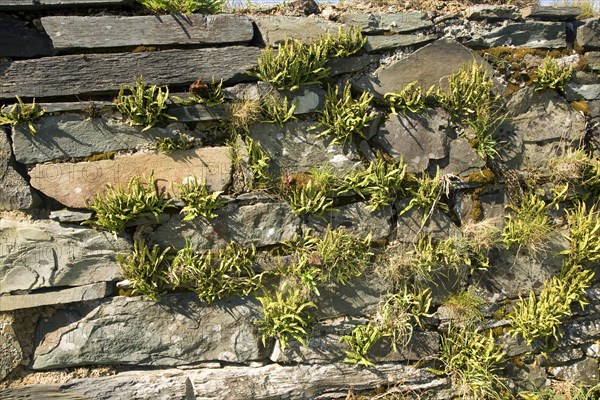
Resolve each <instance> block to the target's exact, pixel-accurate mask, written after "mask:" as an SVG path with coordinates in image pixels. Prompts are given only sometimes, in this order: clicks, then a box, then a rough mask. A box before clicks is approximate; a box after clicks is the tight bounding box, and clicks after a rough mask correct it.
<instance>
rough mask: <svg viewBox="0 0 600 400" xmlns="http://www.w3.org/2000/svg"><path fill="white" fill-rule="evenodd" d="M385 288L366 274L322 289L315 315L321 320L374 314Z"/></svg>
mask: <svg viewBox="0 0 600 400" xmlns="http://www.w3.org/2000/svg"><path fill="white" fill-rule="evenodd" d="M382 291H383V288H382V287H381V286H379V284H378V283H376V282H374V281H373V280H372V279H369V278H367V277H365V276H363V277H360V278H357V279H354V280H352V281H350V282H347V284H346V285H341V286H338V287H325V288H322V289H320V292H321V296H319V299H318V300H317V301H316V303H317V304H318V305H319V308H318V309H317V310H315V312H314V315H315V317H316V318H318V319H319V320H325V319H334V318H338V317H343V316H354V317H364V316H368V315H373V314H374V313H375V312H376V311H377V307H378V305H379V302H380V300H381V292H382Z"/></svg>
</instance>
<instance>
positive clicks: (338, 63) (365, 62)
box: [325, 54, 380, 76]
mask: <svg viewBox="0 0 600 400" xmlns="http://www.w3.org/2000/svg"><path fill="white" fill-rule="evenodd" d="M379 59H380V56H377V55H373V54H364V55H362V56H354V57H348V58H334V59H333V60H329V61H327V64H325V66H326V67H327V68H329V76H338V75H344V74H351V73H354V72H359V71H362V70H364V69H366V68H367V67H369V66H370V65H372V64H375V63H376V62H379Z"/></svg>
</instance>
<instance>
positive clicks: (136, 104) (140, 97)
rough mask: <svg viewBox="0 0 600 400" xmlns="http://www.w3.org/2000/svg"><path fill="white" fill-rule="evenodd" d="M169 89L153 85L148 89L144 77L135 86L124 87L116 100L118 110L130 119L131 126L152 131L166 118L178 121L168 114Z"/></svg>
mask: <svg viewBox="0 0 600 400" xmlns="http://www.w3.org/2000/svg"><path fill="white" fill-rule="evenodd" d="M168 99H169V88H168V87H167V86H157V85H152V86H149V87H147V86H146V82H145V81H144V77H143V76H142V77H139V78H136V79H135V86H131V85H123V86H121V88H120V89H119V94H118V95H117V97H116V98H115V100H114V103H115V105H116V106H117V110H119V111H120V112H121V114H123V115H124V116H126V117H127V118H128V119H129V123H130V124H131V125H142V126H145V128H144V129H143V130H146V129H150V128H152V127H153V126H154V125H156V124H158V123H159V122H161V121H162V120H163V119H164V118H168V119H176V118H175V117H173V116H170V115H168V114H166V113H165V112H164V111H165V110H166V109H167V100H168Z"/></svg>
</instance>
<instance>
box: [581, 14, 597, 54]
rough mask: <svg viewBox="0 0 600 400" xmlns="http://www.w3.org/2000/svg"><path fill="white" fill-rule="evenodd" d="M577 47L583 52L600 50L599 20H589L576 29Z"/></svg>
mask: <svg viewBox="0 0 600 400" xmlns="http://www.w3.org/2000/svg"><path fill="white" fill-rule="evenodd" d="M575 40H576V42H577V45H579V46H580V47H582V48H583V49H584V50H585V51H588V50H600V18H591V19H588V20H586V21H585V23H584V24H583V25H582V26H580V27H578V28H577V36H576V39H575Z"/></svg>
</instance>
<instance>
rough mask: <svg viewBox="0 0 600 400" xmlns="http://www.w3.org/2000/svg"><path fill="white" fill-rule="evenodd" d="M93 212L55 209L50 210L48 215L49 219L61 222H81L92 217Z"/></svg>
mask: <svg viewBox="0 0 600 400" xmlns="http://www.w3.org/2000/svg"><path fill="white" fill-rule="evenodd" d="M92 215H94V213H93V212H92V211H77V210H66V209H65V210H57V211H51V212H50V215H49V216H48V217H49V218H50V219H53V220H54V221H58V222H62V223H74V222H83V221H86V220H88V219H90V218H92Z"/></svg>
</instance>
